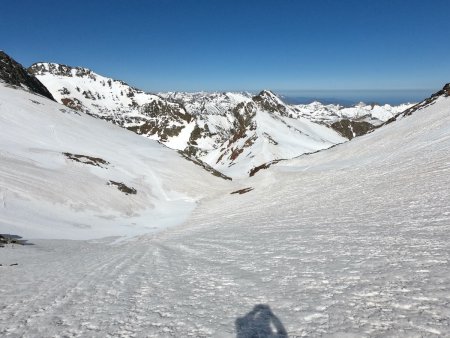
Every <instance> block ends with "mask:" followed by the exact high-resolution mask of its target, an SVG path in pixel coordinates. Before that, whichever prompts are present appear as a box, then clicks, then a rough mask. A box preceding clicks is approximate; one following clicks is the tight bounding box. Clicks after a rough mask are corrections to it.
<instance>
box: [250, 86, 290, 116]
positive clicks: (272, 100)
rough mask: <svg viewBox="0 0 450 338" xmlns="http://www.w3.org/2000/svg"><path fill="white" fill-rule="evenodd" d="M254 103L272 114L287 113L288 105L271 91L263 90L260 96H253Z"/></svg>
mask: <svg viewBox="0 0 450 338" xmlns="http://www.w3.org/2000/svg"><path fill="white" fill-rule="evenodd" d="M252 99H253V101H254V102H255V103H256V104H257V105H258V106H259V107H260V108H262V109H264V110H267V111H269V112H271V113H274V112H281V113H286V111H287V108H286V104H285V103H284V102H283V101H281V99H280V98H279V97H278V96H277V95H276V94H275V93H273V92H272V91H270V90H267V89H265V90H262V91H261V92H259V94H258V95H255V96H253V98H252Z"/></svg>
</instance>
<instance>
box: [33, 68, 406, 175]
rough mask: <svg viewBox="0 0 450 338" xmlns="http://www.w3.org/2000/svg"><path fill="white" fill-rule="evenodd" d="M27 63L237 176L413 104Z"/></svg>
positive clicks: (124, 122)
mask: <svg viewBox="0 0 450 338" xmlns="http://www.w3.org/2000/svg"><path fill="white" fill-rule="evenodd" d="M28 71H29V73H30V74H32V75H34V76H35V77H36V78H37V79H39V80H40V81H41V82H42V83H43V84H44V85H45V87H47V88H48V90H49V91H50V93H51V94H52V95H53V97H54V98H55V99H56V100H57V101H58V102H60V103H62V104H64V105H66V106H67V107H69V108H72V109H75V110H77V111H80V112H84V113H87V114H89V115H91V116H95V117H97V118H101V119H105V120H107V121H110V122H112V123H115V124H117V125H120V126H121V127H124V128H127V129H129V130H131V131H134V132H136V133H138V134H140V135H144V136H146V137H148V138H151V139H154V140H157V141H159V142H161V143H163V144H164V145H166V146H167V147H169V148H172V149H175V150H178V151H180V152H181V153H182V154H183V155H184V156H186V157H187V158H189V159H192V160H194V161H196V162H197V163H199V164H201V165H202V166H204V167H205V168H209V169H210V170H211V171H214V170H216V171H218V172H220V173H221V174H223V175H225V176H227V177H232V178H239V177H245V176H248V175H249V174H250V173H251V172H252V170H253V169H254V168H257V167H259V166H261V165H264V164H265V163H269V162H271V161H274V160H279V159H287V158H293V157H296V156H300V155H302V154H305V153H311V152H315V151H318V150H321V149H325V148H329V147H330V146H333V145H335V144H337V143H342V142H345V141H347V140H349V139H352V138H353V137H355V136H360V135H363V134H365V133H367V132H369V131H370V130H373V129H374V128H376V127H377V126H379V125H381V124H382V123H383V122H385V121H387V120H388V119H390V118H392V117H393V116H395V115H396V114H398V113H399V112H401V111H403V110H405V109H407V108H409V107H410V106H411V105H399V106H390V105H383V106H378V105H365V104H358V105H356V106H354V107H350V108H345V107H343V106H340V105H336V104H328V105H325V104H322V103H319V102H313V103H311V104H306V105H290V104H287V103H285V102H283V100H282V99H281V98H280V97H279V96H277V95H276V94H274V93H273V92H271V91H268V90H263V91H261V92H260V93H259V94H257V95H251V94H249V93H242V92H241V93H231V92H226V93H205V92H200V93H183V92H169V93H158V94H149V93H146V92H144V91H142V90H139V89H136V88H133V87H131V86H129V85H127V84H126V83H125V82H123V81H119V80H114V79H111V78H108V77H105V76H102V75H99V74H97V73H95V72H93V71H92V70H90V69H87V68H82V67H70V66H66V65H61V64H55V63H36V64H33V65H32V66H31V67H30V68H29V69H28ZM213 169H214V170H213Z"/></svg>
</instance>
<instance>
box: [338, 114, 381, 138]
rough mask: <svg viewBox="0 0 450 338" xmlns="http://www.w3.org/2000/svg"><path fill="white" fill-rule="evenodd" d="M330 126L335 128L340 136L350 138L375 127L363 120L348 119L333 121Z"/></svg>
mask: <svg viewBox="0 0 450 338" xmlns="http://www.w3.org/2000/svg"><path fill="white" fill-rule="evenodd" d="M331 128H333V129H334V130H336V131H337V132H338V133H339V134H341V135H342V136H344V137H346V138H348V139H349V140H351V139H352V138H354V137H357V136H361V135H364V134H367V133H368V132H369V131H371V130H373V129H375V126H374V125H372V124H370V123H369V122H365V121H352V120H349V119H343V120H340V121H337V122H334V123H333V124H332V125H331Z"/></svg>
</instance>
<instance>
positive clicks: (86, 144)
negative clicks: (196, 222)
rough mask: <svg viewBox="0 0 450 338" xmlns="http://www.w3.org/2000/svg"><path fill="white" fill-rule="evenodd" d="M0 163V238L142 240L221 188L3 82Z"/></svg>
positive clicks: (147, 145) (149, 145)
mask: <svg viewBox="0 0 450 338" xmlns="http://www.w3.org/2000/svg"><path fill="white" fill-rule="evenodd" d="M0 163H1V165H0V211H1V212H0V228H1V232H2V233H13V234H22V235H24V236H27V237H33V238H72V239H81V238H84V239H85V238H98V237H104V236H118V235H137V234H140V233H147V232H151V231H153V230H154V229H158V228H162V227H165V226H170V225H175V224H178V223H180V222H181V221H182V220H183V219H184V218H185V217H186V216H187V215H188V214H189V213H190V212H191V211H192V209H193V208H194V207H195V204H196V201H198V200H199V199H201V198H202V197H203V196H205V195H206V191H214V190H215V189H217V188H220V187H221V186H222V185H223V183H222V182H221V181H222V180H221V179H218V178H216V177H214V176H212V175H211V174H209V173H207V172H206V171H204V170H203V169H201V168H200V167H198V166H195V165H194V164H192V163H191V162H188V161H186V160H185V159H183V158H182V157H181V156H179V155H178V154H177V153H175V152H173V151H172V150H170V149H167V148H165V147H164V146H162V145H159V144H157V143H156V142H154V141H151V140H148V139H146V138H143V137H140V136H138V135H136V134H134V133H132V132H130V131H127V130H124V129H122V128H119V127H117V126H114V125H112V124H109V123H106V122H104V121H101V120H98V119H95V118H92V117H90V116H87V115H85V114H84V113H78V112H76V111H73V110H71V109H68V108H67V107H64V106H62V105H60V104H58V103H56V102H53V101H50V100H48V99H46V98H43V97H41V96H38V95H33V94H31V93H29V92H26V91H24V90H20V89H15V88H11V87H7V86H6V85H5V84H3V83H0ZM119 188H120V189H119ZM127 189H130V190H127ZM133 189H135V193H133Z"/></svg>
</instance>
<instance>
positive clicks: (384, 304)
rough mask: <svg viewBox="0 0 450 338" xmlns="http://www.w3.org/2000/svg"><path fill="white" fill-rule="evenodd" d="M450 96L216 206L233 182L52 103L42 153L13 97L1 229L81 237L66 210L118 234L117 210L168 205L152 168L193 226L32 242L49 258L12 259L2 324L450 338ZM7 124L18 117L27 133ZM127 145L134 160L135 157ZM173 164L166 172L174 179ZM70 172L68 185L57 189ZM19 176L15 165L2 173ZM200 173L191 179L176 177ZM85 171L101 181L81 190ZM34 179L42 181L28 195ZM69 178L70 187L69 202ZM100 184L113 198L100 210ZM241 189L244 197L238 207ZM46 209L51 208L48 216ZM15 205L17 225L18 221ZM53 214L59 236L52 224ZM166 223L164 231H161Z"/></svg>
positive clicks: (260, 180) (9, 252)
mask: <svg viewBox="0 0 450 338" xmlns="http://www.w3.org/2000/svg"><path fill="white" fill-rule="evenodd" d="M446 88H448V87H447V86H446V87H445V88H444V90H443V91H441V92H439V93H438V94H436V95H435V96H433V97H432V98H430V99H429V100H426V101H424V102H422V103H420V104H418V105H417V106H416V107H415V108H414V109H413V110H411V111H410V114H399V115H398V116H397V117H396V120H395V121H393V122H391V123H389V124H387V125H385V126H383V128H379V129H377V130H375V131H374V132H372V133H370V134H367V135H364V136H361V137H359V138H357V139H355V140H353V141H352V142H347V143H344V144H340V145H338V146H335V147H333V148H332V149H328V150H326V151H322V152H318V153H316V154H312V155H304V156H301V157H299V158H297V159H295V160H291V161H283V162H280V163H278V164H276V165H274V166H272V167H270V168H269V169H267V170H265V171H262V173H261V174H259V175H257V176H255V177H252V178H247V179H246V180H242V181H240V182H239V183H237V185H236V186H234V188H233V190H232V191H230V190H231V189H228V188H226V189H222V188H220V189H219V188H217V189H218V190H216V192H217V194H215V195H212V194H211V189H212V188H213V187H215V186H217V182H226V184H227V187H229V184H231V183H232V182H229V181H225V180H220V179H216V178H214V177H213V176H208V175H207V176H204V175H202V174H203V173H202V174H201V173H198V172H197V171H195V170H194V167H192V168H190V167H186V168H184V167H185V166H187V164H185V163H184V162H179V159H178V158H176V157H174V154H173V152H171V151H170V150H168V149H164V148H161V147H160V146H157V145H153V144H151V143H149V141H148V140H146V139H145V138H138V137H137V136H135V135H133V134H131V133H128V132H126V131H124V130H121V129H119V128H116V127H114V126H112V125H105V124H104V123H103V122H102V121H99V120H95V119H92V118H89V117H84V116H78V115H76V114H73V113H72V114H67V113H66V114H62V112H61V111H60V110H59V109H61V108H60V107H59V106H56V104H55V103H52V102H50V101H48V100H46V101H44V100H42V99H41V105H44V104H45V106H44V107H45V108H46V109H45V110H47V109H49V108H52V109H51V110H50V112H49V113H46V112H45V110H44V109H40V108H36V109H37V110H36V111H37V113H35V116H36V118H38V120H39V121H41V122H40V123H43V125H45V126H47V128H50V130H51V126H52V125H56V126H58V127H57V128H56V129H55V131H56V132H55V133H45V134H46V135H47V134H49V135H48V136H47V138H43V137H42V136H39V137H38V138H37V140H38V141H39V142H32V145H30V142H31V140H32V139H34V138H35V134H34V133H37V132H36V131H33V129H32V128H31V126H30V127H28V125H27V124H25V126H24V124H23V123H22V121H23V117H24V114H25V112H26V111H30V110H29V109H23V111H22V110H19V112H18V115H13V114H7V111H8V110H7V109H6V110H5V109H3V107H4V105H5V102H7V101H5V98H4V97H2V101H1V102H2V114H1V116H2V120H1V124H0V125H2V126H4V125H5V123H8V128H5V129H6V131H7V130H9V129H11V132H10V133H9V134H5V133H4V132H3V131H5V130H2V134H1V135H2V138H1V140H2V141H1V142H2V144H6V145H8V147H7V148H2V149H9V151H8V152H5V151H3V153H2V156H3V157H2V159H3V160H2V162H3V163H8V165H13V167H14V169H15V170H14V171H13V170H9V171H7V172H6V173H7V176H6V177H7V178H8V179H4V180H3V181H2V186H4V185H5V184H7V186H8V192H7V194H6V198H4V199H3V201H4V202H3V209H1V210H2V211H3V213H2V220H3V224H2V226H4V225H8V224H9V223H11V222H17V223H19V222H20V224H22V222H23V221H25V224H28V227H25V226H23V225H20V226H19V224H17V223H13V224H15V225H14V227H13V228H12V229H11V230H17V231H18V230H21V231H24V232H26V231H28V229H29V228H30V227H31V226H33V227H35V229H39V231H40V232H39V235H41V234H44V235H45V234H46V233H47V231H49V230H48V228H47V227H48V225H49V224H50V225H53V229H52V233H53V231H55V229H57V228H58V227H62V226H63V227H64V228H65V229H72V225H68V224H67V220H65V218H63V217H61V216H60V214H58V213H57V212H55V211H54V210H53V209H55V206H56V207H57V208H56V210H59V209H60V208H62V207H63V208H64V211H65V212H66V211H68V212H69V215H67V217H70V218H72V219H75V220H76V222H77V224H80V223H82V224H86V226H85V227H84V229H83V230H77V232H78V233H79V232H80V231H86V228H87V226H91V227H92V228H91V230H95V229H99V226H100V225H101V224H102V222H103V219H104V218H109V220H108V223H109V226H108V229H107V230H106V229H102V230H104V231H105V232H100V231H99V232H98V234H99V235H102V234H103V235H104V234H105V233H106V231H108V233H114V230H115V229H116V228H115V225H114V224H115V222H116V220H115V219H113V218H112V217H111V216H110V213H111V211H107V210H108V207H110V204H111V203H113V205H115V206H117V205H122V206H124V207H125V206H128V208H130V210H135V209H138V208H139V207H140V206H141V207H142V204H139V203H148V202H152V203H154V201H155V199H154V198H155V197H156V200H157V201H158V198H159V197H161V195H160V194H158V193H155V194H154V195H153V196H154V198H151V197H149V196H148V194H149V189H151V190H152V192H154V191H155V190H154V189H153V187H155V183H156V182H160V179H159V178H156V179H155V178H154V177H153V175H152V178H151V179H150V178H148V179H147V178H145V177H147V175H150V174H148V173H149V172H154V171H156V173H155V176H156V177H161V176H163V179H162V180H163V182H165V184H167V185H166V187H173V188H172V189H174V190H169V191H180V190H179V189H180V187H182V188H183V189H181V190H182V193H183V195H181V196H180V195H176V196H178V198H180V199H181V200H180V199H179V200H172V201H167V200H166V203H165V204H164V205H165V206H166V207H167V209H163V210H167V211H170V214H172V213H173V212H174V210H176V215H179V214H180V204H179V203H181V205H182V206H183V207H182V208H181V214H182V215H181V216H184V217H187V219H186V220H185V222H184V223H183V224H182V225H181V226H178V227H171V228H168V229H166V230H165V231H161V232H158V233H155V234H151V235H147V236H141V237H139V238H138V239H135V240H132V241H129V242H125V243H121V244H119V245H117V244H111V240H108V239H102V240H97V241H88V242H86V241H48V240H33V243H34V244H35V245H34V246H29V247H19V248H15V249H8V248H3V249H0V250H3V251H2V258H1V260H2V264H3V265H4V266H3V267H2V269H4V270H2V271H5V272H6V273H4V274H1V275H0V279H1V281H2V283H1V285H3V287H2V291H3V298H2V299H3V301H4V304H6V306H4V308H3V310H2V311H1V313H0V333H1V334H3V335H13V336H22V335H30V336H58V335H72V336H93V337H102V336H105V333H106V334H108V335H110V336H158V337H169V336H177V337H181V336H182V337H187V336H204V337H234V336H235V335H236V332H239V330H240V327H239V326H236V325H237V324H238V323H240V325H241V324H242V323H244V324H245V319H246V318H248V316H250V315H251V314H252V313H266V314H267V315H270V316H273V314H272V313H274V314H275V315H276V316H277V318H278V322H277V323H278V324H277V325H278V327H281V328H282V332H287V334H288V335H289V336H335V337H336V336H338V337H341V336H346V335H347V336H349V335H353V336H364V337H374V336H392V335H393V336H418V337H437V336H447V335H448V334H449V329H448V328H449V325H450V322H449V317H448V310H447V308H448V307H447V306H446V305H447V303H448V300H449V298H448V295H449V294H450V289H449V285H450V275H449V273H448V264H449V259H448V258H449V257H450V246H449V244H448V240H447V238H448V232H449V230H450V229H449V225H450V204H449V203H448V201H449V200H450V192H449V189H448V188H447V187H448V186H449V185H450V175H449V161H448V159H449V158H450V137H449V135H450V97H449V95H448V89H446ZM13 91H14V90H13V89H10V88H6V89H3V90H2V92H5V93H7V94H8V97H14V96H18V97H17V98H15V99H14V101H13V102H15V103H14V105H15V106H19V107H22V106H24V105H25V103H26V105H28V106H29V107H32V108H35V107H40V106H39V105H38V106H35V105H36V104H35V103H33V102H31V101H29V97H28V96H27V97H23V93H22V92H15V93H14V92H13ZM17 93H19V94H17ZM27 95H28V94H27ZM8 100H9V99H8ZM33 100H34V98H33ZM11 104H12V103H11ZM33 110H34V109H33ZM46 114H49V115H48V116H47V115H46ZM14 116H17V118H18V120H15V119H14ZM26 117H27V118H29V114H27V115H26ZM50 118H51V120H52V122H51V123H50V120H49V119H50ZM62 120H64V121H65V120H67V121H70V125H71V128H72V129H73V130H76V131H77V133H76V134H67V136H64V135H66V133H61V134H60V133H59V132H58V130H61V131H66V130H65V129H63V127H62V125H61V124H62ZM8 121H16V124H17V125H20V126H21V128H22V129H20V128H19V127H18V126H16V127H14V125H15V124H13V123H11V122H8ZM31 122H33V123H32V124H31V125H33V124H35V123H37V122H38V121H35V120H31ZM86 122H89V123H86ZM78 125H80V126H82V127H83V131H82V130H79V128H78V127H77V126H78ZM84 130H85V131H84ZM100 131H101V133H102V136H101V137H100V136H98V132H100ZM4 135H6V136H4ZM18 135H20V136H21V137H17V136H18ZM93 135H94V136H93ZM111 135H114V140H113V139H112V137H111ZM31 136H32V137H31ZM138 139H139V140H141V141H140V142H139V141H137V140H138ZM74 140H76V144H74ZM129 141H132V142H133V145H134V147H131V146H130V143H129ZM125 146H126V147H127V152H125V151H124V150H122V149H124V147H125ZM104 147H106V148H104ZM94 150H95V151H94ZM62 152H73V153H83V154H86V155H90V156H96V157H101V158H103V159H105V160H107V161H109V162H110V163H111V164H110V165H109V167H108V169H102V168H96V167H93V168H91V166H89V170H88V169H84V168H85V166H86V164H81V163H73V162H72V160H69V159H67V158H64V157H63V156H62V155H61V153H62ZM128 152H131V153H130V155H127V153H128ZM149 154H153V155H155V156H156V155H158V158H159V159H161V155H163V158H164V162H160V161H158V160H157V158H153V157H152V158H150V159H149V158H148V157H147V156H150V155H149ZM5 156H6V157H5ZM5 159H6V161H5ZM49 159H53V160H52V161H50V160H49ZM85 161H87V160H86V159H85ZM162 163H164V169H161V171H159V170H160V169H159V168H161V167H162ZM160 165H161V167H160ZM61 167H62V168H64V169H65V170H64V173H65V174H64V175H66V176H67V179H65V178H64V179H62V180H60V179H59V177H60V176H61V175H63V174H62V172H61V170H60V168H61ZM174 167H175V168H177V170H176V172H174V171H175V169H173V168H174ZM5 168H8V166H6V167H5V166H4V165H2V167H1V170H2V177H5ZM86 168H87V167H86ZM115 168H117V169H115ZM181 168H184V169H183V170H181ZM31 169H32V170H31ZM119 169H120V170H119ZM191 169H192V170H191ZM7 170H8V169H7ZM136 170H138V172H139V174H137V172H136ZM33 172H34V173H36V174H33ZM185 172H187V173H189V175H190V177H183V178H179V179H177V177H179V176H177V175H183V173H185ZM87 173H90V175H89V177H86V176H87ZM163 173H164V175H163ZM31 174H33V175H31ZM80 174H83V177H85V180H86V181H85V182H86V183H88V185H87V186H86V185H83V184H80V183H81V182H82V181H81V178H80ZM14 175H15V176H14ZM135 175H137V176H138V177H135ZM14 177H18V178H20V180H15V179H14ZM11 178H13V179H11ZM28 178H29V180H28V182H27V183H28V184H27V185H25V184H23V183H20V182H26V181H25V180H26V179H28ZM111 179H113V180H119V179H120V180H121V181H123V182H124V183H126V184H127V186H130V187H134V188H136V190H137V194H136V195H124V194H123V192H121V191H118V190H117V189H116V187H114V186H108V185H107V184H106V182H107V180H111ZM208 179H211V180H213V179H214V182H212V181H211V182H208V181H205V182H206V183H207V184H208V188H206V187H205V186H204V183H202V182H204V181H203V180H208ZM217 180H218V181H217ZM72 181H74V184H72ZM180 181H182V182H184V183H182V182H180ZM34 182H36V184H37V183H38V182H42V183H41V185H40V189H39V190H35V189H34V188H33V185H29V184H30V183H31V184H34ZM44 182H45V183H47V182H51V186H49V185H48V184H47V185H43V183H44ZM58 182H64V191H62V189H63V187H58ZM186 184H187V186H186ZM191 184H193V185H194V186H191ZM55 185H56V186H55ZM196 187H197V188H198V189H201V190H203V191H204V194H208V196H209V197H208V198H204V199H203V200H202V201H201V203H199V204H198V205H197V207H196V208H195V209H194V210H193V212H192V213H191V214H190V215H189V216H187V213H185V211H186V209H185V208H184V206H185V205H186V203H189V202H190V201H191V200H186V197H183V196H186V195H185V194H187V196H194V197H195V196H197V198H198V196H199V195H198V194H200V193H199V192H197V190H196ZM243 188H247V189H243ZM85 189H87V190H88V191H92V190H94V191H98V192H99V194H95V195H94V196H95V200H93V199H90V198H89V196H90V193H88V192H86V191H85ZM176 189H178V190H176ZM221 189H222V190H221ZM235 189H236V190H237V189H239V190H240V191H241V192H242V194H230V192H233V191H235ZM47 191H51V192H55V191H57V192H58V194H56V195H57V196H60V198H63V197H64V199H65V200H66V201H68V202H69V201H70V199H74V198H73V196H82V197H83V199H82V201H84V202H83V204H81V205H80V204H78V205H74V207H77V210H78V212H76V213H75V211H73V210H71V209H70V208H69V207H67V206H66V205H65V204H64V203H60V202H58V201H54V199H53V198H54V197H53V198H52V199H51V200H52V201H53V203H54V204H52V208H50V207H46V199H45V198H43V197H45V195H44V194H43V192H47ZM164 191H167V189H164ZM193 192H196V193H195V194H194V195H192V194H193ZM75 194H76V195H75ZM79 194H81V195H79ZM142 195H144V196H142ZM4 196H5V195H4ZM29 196H31V199H29V200H24V199H23V200H22V198H24V197H27V198H30V197H29ZM52 196H54V194H53V193H52ZM19 197H20V198H19ZM38 197H39V206H40V207H39V208H38V207H33V205H32V203H33V201H37V198H38ZM46 198H48V197H46ZM99 198H100V200H98V199H99ZM131 198H133V200H132V201H130V202H132V203H130V204H128V201H129V199H131ZM40 200H43V202H44V203H41V201H40ZM77 200H79V198H78V197H77ZM55 202H57V203H55ZM72 204H73V202H72ZM136 204H137V205H136ZM61 205H62V206H61ZM97 205H98V206H101V207H103V208H106V209H105V210H100V211H99V210H97V211H96V213H98V212H102V216H104V217H100V218H98V217H91V218H89V219H87V218H86V216H84V215H86V214H87V212H86V211H85V210H84V209H86V210H87V209H88V208H89V207H92V206H97ZM191 205H192V204H191ZM11 207H14V208H15V209H13V210H15V211H17V210H20V213H16V214H15V215H12V214H10V213H8V209H9V208H11ZM19 207H20V209H18V208H19ZM187 209H189V211H190V210H191V209H190V207H187ZM5 210H6V213H5ZM41 210H42V211H43V212H45V214H46V217H45V221H46V222H45V223H42V222H40V220H43V219H44V218H43V216H42V214H40V212H41ZM119 210H121V209H119ZM38 211H39V212H38ZM5 215H6V216H7V218H6V220H7V221H8V222H7V223H6V224H5ZM28 215H31V216H32V217H29V218H28V217H27V216H28ZM36 215H37V216H38V217H36ZM166 215H169V214H166ZM64 217H65V216H64ZM129 217H130V218H129V219H128V220H130V221H131V219H133V220H134V221H136V220H139V217H137V216H135V215H130V216H129ZM177 218H178V216H177ZM142 219H144V220H146V221H147V222H152V221H153V220H154V218H153V217H150V216H149V218H142ZM163 219H164V218H163ZM31 220H33V222H31ZM55 220H57V222H55ZM61 220H62V221H63V222H62V224H60V223H61ZM81 220H83V222H82V221H81ZM85 222H89V223H85ZM105 222H106V221H105ZM158 223H159V224H154V225H155V226H157V225H158V226H160V225H161V224H163V223H161V222H158ZM138 224H139V223H138ZM77 229H78V228H77ZM146 230H148V229H146ZM127 232H128V231H127ZM71 233H72V230H71V231H69V232H68V233H65V234H63V235H61V236H68V234H69V235H70V234H71ZM31 234H33V233H32V232H31V233H30V235H31ZM11 264H13V266H11ZM14 264H18V265H17V266H15V265H14ZM18 299H20V301H18ZM257 304H267V305H263V306H262V305H257ZM256 305H257V306H256ZM267 306H270V308H271V309H272V310H271V311H270V309H269V308H268V307H267ZM257 309H265V310H264V311H263V312H261V311H262V310H257ZM252 311H253V312H252ZM258 311H259V312H258ZM272 311H273V312H272Z"/></svg>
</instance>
